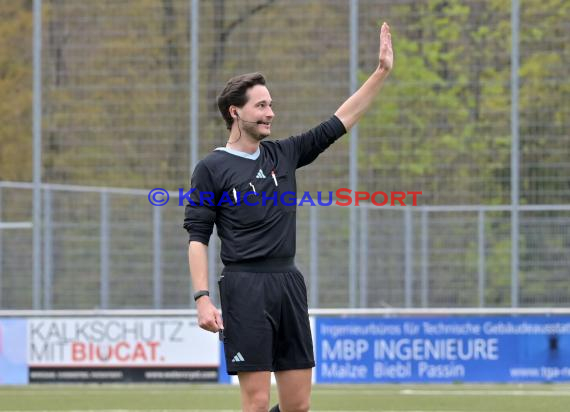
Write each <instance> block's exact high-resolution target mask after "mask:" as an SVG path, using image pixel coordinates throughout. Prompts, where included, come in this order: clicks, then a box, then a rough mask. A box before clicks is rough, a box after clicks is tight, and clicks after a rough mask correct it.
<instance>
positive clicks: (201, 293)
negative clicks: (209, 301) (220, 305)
mask: <svg viewBox="0 0 570 412" xmlns="http://www.w3.org/2000/svg"><path fill="white" fill-rule="evenodd" d="M202 296H210V292H209V291H207V290H199V291H198V292H196V293H194V301H197V300H198V299H200V298H201V297H202Z"/></svg>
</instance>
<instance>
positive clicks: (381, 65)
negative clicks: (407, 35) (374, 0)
mask: <svg viewBox="0 0 570 412" xmlns="http://www.w3.org/2000/svg"><path fill="white" fill-rule="evenodd" d="M393 64H394V52H393V51H392V35H391V34H390V26H388V24H387V23H386V22H384V23H383V24H382V27H381V28H380V54H379V62H378V69H380V70H382V71H385V72H390V71H391V70H392V66H393Z"/></svg>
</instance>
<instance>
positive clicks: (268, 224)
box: [184, 116, 346, 265]
mask: <svg viewBox="0 0 570 412" xmlns="http://www.w3.org/2000/svg"><path fill="white" fill-rule="evenodd" d="M345 133H346V129H345V127H344V125H343V124H342V122H341V121H340V120H339V119H338V118H337V117H336V116H332V117H331V118H330V119H329V120H327V121H325V122H323V123H321V124H320V125H318V126H316V127H315V128H313V129H311V130H309V131H307V132H306V133H303V134H301V135H298V136H293V137H290V138H288V139H283V140H268V141H263V142H261V143H260V148H259V156H258V157H257V159H251V158H245V157H241V156H237V155H235V154H232V153H228V152H226V151H224V150H215V151H214V152H212V153H210V154H209V155H208V156H206V157H205V158H204V159H202V160H201V161H200V162H199V163H198V164H197V165H196V167H195V169H194V173H193V174H192V180H191V190H192V194H191V195H190V199H191V200H192V201H188V202H187V205H186V209H185V218H184V228H185V229H186V230H187V231H188V233H189V235H190V241H193V240H195V241H199V242H201V243H204V244H205V245H207V244H208V242H209V240H210V236H211V234H212V231H213V227H214V224H216V227H217V230H218V235H219V236H220V239H221V241H222V249H221V259H222V262H223V263H224V264H225V265H227V264H229V263H234V262H241V261H246V260H250V259H260V258H288V257H293V256H295V248H296V227H295V213H296V205H295V203H296V202H295V199H294V198H295V197H296V191H297V185H296V181H295V170H296V169H298V168H300V167H302V166H305V165H308V164H309V163H311V162H312V161H313V160H315V159H316V158H317V156H318V155H319V154H321V153H322V152H323V151H324V150H325V149H326V148H328V147H329V146H330V145H331V144H332V143H333V142H334V141H335V140H337V139H338V138H339V137H341V136H342V135H343V134H345ZM208 192H209V193H213V196H212V197H213V198H212V197H210V195H209V194H208ZM285 192H291V194H287V195H286V194H285ZM246 194H247V198H246V199H245V197H246ZM275 194H276V195H277V199H275ZM264 197H265V205H263V203H264ZM283 199H284V200H285V202H282V200H283ZM236 200H237V201H236ZM275 200H277V202H275ZM247 203H250V204H254V203H257V204H256V205H253V206H251V205H248V204H247ZM285 203H291V205H286V204H285Z"/></svg>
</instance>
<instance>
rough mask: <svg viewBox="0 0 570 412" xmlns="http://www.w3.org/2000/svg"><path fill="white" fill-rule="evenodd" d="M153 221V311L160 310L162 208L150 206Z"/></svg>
mask: <svg viewBox="0 0 570 412" xmlns="http://www.w3.org/2000/svg"><path fill="white" fill-rule="evenodd" d="M152 208H153V211H152V221H153V237H152V244H153V262H152V263H153V271H152V272H153V276H152V279H153V285H152V286H153V303H154V308H155V309H161V308H162V207H160V206H152Z"/></svg>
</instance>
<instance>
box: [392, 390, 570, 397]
mask: <svg viewBox="0 0 570 412" xmlns="http://www.w3.org/2000/svg"><path fill="white" fill-rule="evenodd" d="M400 394H402V395H418V396H426V395H427V396H430V395H433V396H442V395H445V396H570V391H566V390H551V391H545V390H522V389H516V390H508V389H507V390H477V389H472V390H471V389H468V390H465V389H459V390H449V391H446V390H436V389H402V390H401V391H400Z"/></svg>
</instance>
